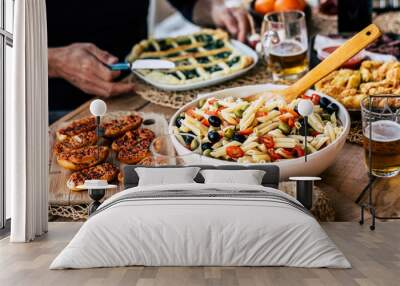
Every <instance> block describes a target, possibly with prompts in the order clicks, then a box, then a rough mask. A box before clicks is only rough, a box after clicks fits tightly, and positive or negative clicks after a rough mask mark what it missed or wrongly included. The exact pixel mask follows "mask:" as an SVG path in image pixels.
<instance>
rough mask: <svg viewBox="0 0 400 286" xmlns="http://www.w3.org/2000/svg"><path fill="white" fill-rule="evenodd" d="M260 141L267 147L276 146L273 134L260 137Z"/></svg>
mask: <svg viewBox="0 0 400 286" xmlns="http://www.w3.org/2000/svg"><path fill="white" fill-rule="evenodd" d="M258 142H259V143H261V144H264V146H265V147H266V148H267V149H269V148H274V146H275V142H274V138H272V136H269V135H264V136H260V137H258Z"/></svg>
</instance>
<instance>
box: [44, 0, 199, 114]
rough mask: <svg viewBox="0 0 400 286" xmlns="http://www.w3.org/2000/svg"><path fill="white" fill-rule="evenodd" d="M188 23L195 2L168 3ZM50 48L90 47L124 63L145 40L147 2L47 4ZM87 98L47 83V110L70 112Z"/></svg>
mask: <svg viewBox="0 0 400 286" xmlns="http://www.w3.org/2000/svg"><path fill="white" fill-rule="evenodd" d="M169 2H170V3H171V4H172V5H173V6H175V7H176V8H177V9H178V10H179V11H181V13H182V14H183V15H184V16H185V17H186V18H187V19H189V20H190V19H191V17H192V11H193V6H194V4H195V2H196V1H195V0H170V1H169ZM46 5H47V30H48V45H49V47H50V48H51V47H61V46H67V45H69V44H72V43H78V42H85V43H93V44H95V45H96V46H98V47H99V48H100V49H103V50H105V51H108V52H109V53H111V54H113V55H115V56H117V57H118V58H119V60H120V61H123V59H124V58H125V56H126V55H127V54H128V53H129V51H130V50H131V48H132V46H133V45H134V44H136V43H138V42H139V41H141V40H143V39H145V38H146V37H147V14H148V6H149V0H129V1H128V0H117V1H109V0H107V1H105V0H70V1H57V0H47V1H46ZM89 98H90V96H89V95H87V94H85V93H84V92H82V91H81V90H79V89H77V88H75V87H74V86H72V85H71V84H69V83H68V82H67V81H65V80H63V79H49V110H50V111H60V110H71V109H74V108H76V107H77V106H79V105H80V104H82V103H84V102H85V101H87V100H88V99H89Z"/></svg>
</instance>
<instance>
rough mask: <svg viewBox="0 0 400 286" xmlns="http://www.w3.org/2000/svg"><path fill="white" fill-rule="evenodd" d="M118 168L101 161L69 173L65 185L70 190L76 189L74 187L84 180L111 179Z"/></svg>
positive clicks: (114, 176) (108, 180) (115, 175)
mask: <svg viewBox="0 0 400 286" xmlns="http://www.w3.org/2000/svg"><path fill="white" fill-rule="evenodd" d="M118 172H119V169H118V168H117V167H115V166H114V165H112V164H110V163H103V164H100V165H97V166H94V167H90V168H86V169H83V170H81V171H78V172H74V173H72V174H71V176H70V177H69V179H68V181H67V187H68V189H71V190H78V189H77V188H76V187H77V186H80V185H83V184H84V183H85V180H106V181H107V182H111V181H113V180H114V179H115V178H116V177H117V174H118Z"/></svg>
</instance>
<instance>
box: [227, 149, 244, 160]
mask: <svg viewBox="0 0 400 286" xmlns="http://www.w3.org/2000/svg"><path fill="white" fill-rule="evenodd" d="M226 155H228V156H229V157H230V158H232V159H238V158H241V157H243V156H244V151H243V149H242V148H240V147H239V146H228V147H226Z"/></svg>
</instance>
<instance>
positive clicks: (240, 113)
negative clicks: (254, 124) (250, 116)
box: [234, 109, 243, 117]
mask: <svg viewBox="0 0 400 286" xmlns="http://www.w3.org/2000/svg"><path fill="white" fill-rule="evenodd" d="M234 113H235V115H236V117H242V115H243V110H242V109H238V110H235V112H234Z"/></svg>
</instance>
